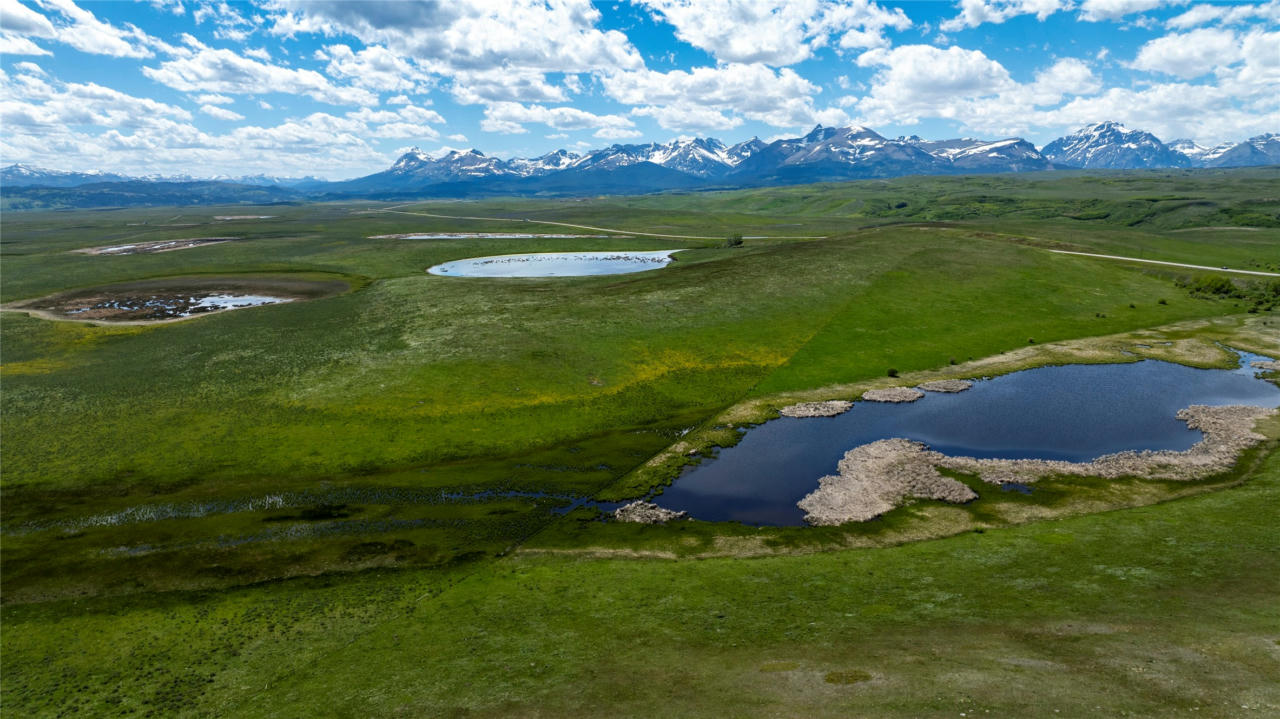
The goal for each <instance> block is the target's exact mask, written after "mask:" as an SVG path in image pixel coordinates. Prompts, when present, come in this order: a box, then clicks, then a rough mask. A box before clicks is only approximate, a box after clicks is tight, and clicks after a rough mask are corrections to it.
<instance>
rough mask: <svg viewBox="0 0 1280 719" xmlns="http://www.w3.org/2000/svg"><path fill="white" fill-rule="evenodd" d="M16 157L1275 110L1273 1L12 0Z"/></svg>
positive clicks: (9, 54) (356, 154)
mask: <svg viewBox="0 0 1280 719" xmlns="http://www.w3.org/2000/svg"><path fill="white" fill-rule="evenodd" d="M0 71H2V72H3V75H0V83H2V85H3V88H2V91H0V113H2V114H0V122H2V125H0V162H3V163H4V164H8V163H11V162H22V163H28V164H34V165H39V166H43V167H50V168H54V169H64V170H95V169H103V170H113V171H119V172H128V173H132V174H162V175H172V174H188V175H193V176H199V177H204V176H217V175H232V176H235V175H242V174H257V173H265V174H272V175H287V176H301V175H317V176H321V177H327V178H332V179H336V178H343V177H353V176H357V175H362V174H367V173H369V172H373V171H377V170H380V169H383V168H385V167H386V166H388V165H389V164H390V163H391V162H392V161H393V160H394V159H395V158H396V157H397V156H398V155H399V154H400V153H402V152H403V151H404V150H405V149H407V148H409V147H412V146H419V147H421V148H423V149H424V150H427V151H432V152H435V151H442V150H444V149H446V148H467V147H476V148H479V149H481V150H482V151H484V152H486V153H487V154H494V155H499V156H503V157H508V156H513V155H514V156H535V155H539V154H542V153H545V152H548V151H551V150H555V149H559V148H566V149H569V150H573V151H579V152H581V151H583V150H586V149H590V148H596V147H601V146H605V145H609V144H612V143H615V142H624V143H626V142H650V141H657V142H663V141H667V140H670V139H672V138H674V137H686V136H694V135H699V136H712V137H717V138H720V139H721V140H724V141H725V142H727V143H733V142H737V141H740V140H744V139H747V138H749V137H752V136H759V137H761V138H763V139H766V140H768V139H772V138H778V137H789V136H795V135H798V134H802V133H804V132H806V131H807V130H809V129H810V128H812V127H813V125H815V124H825V125H851V124H860V125H866V126H869V127H871V128H873V129H875V130H876V131H878V132H880V133H881V134H883V135H886V136H889V137H894V136H898V135H904V134H916V135H920V136H923V137H926V138H931V139H933V138H943V137H956V136H970V137H993V138H994V137H1006V136H1015V135H1016V136H1021V137H1025V138H1027V139H1029V140H1031V141H1032V142H1033V143H1035V144H1036V145H1038V146H1041V145H1044V144H1045V143H1047V142H1048V141H1050V140H1052V139H1054V138H1055V137H1058V136H1060V135H1063V134H1066V133H1067V132H1069V131H1071V130H1073V129H1075V128H1078V127H1080V126H1082V125H1085V124H1088V123H1092V122H1097V121H1102V120H1118V121H1120V122H1123V123H1125V124H1127V125H1129V126H1131V127H1136V128H1142V129H1146V130H1149V131H1151V132H1153V133H1155V134H1156V135H1157V136H1159V137H1161V138H1162V139H1164V140H1166V141H1169V140H1173V139H1176V138H1184V137H1185V138H1192V139H1194V140H1196V141H1197V142H1199V143H1201V144H1204V145H1212V144H1217V143H1220V142H1224V141H1233V140H1234V141H1238V140H1242V139H1244V138H1246V137H1249V136H1251V135H1256V134H1259V133H1262V132H1274V131H1280V0H1271V1H1270V2H1262V3H1246V2H1235V3H1197V2H1193V1H1191V0H1174V1H1172V2H1171V1H1169V0H957V1H948V2H873V1H872V0H714V1H713V0H619V1H618V2H591V1H590V0H467V1H458V0H425V1H423V2H409V1H407V0H395V1H393V2H379V1H377V0H362V1H360V2H350V1H347V0H261V1H259V2H207V1H205V0H151V1H142V2H136V3H125V2H83V1H81V2H77V1H76V0H0Z"/></svg>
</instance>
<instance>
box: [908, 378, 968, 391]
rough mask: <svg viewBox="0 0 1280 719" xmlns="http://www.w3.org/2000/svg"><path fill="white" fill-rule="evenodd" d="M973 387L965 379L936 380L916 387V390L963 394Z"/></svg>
mask: <svg viewBox="0 0 1280 719" xmlns="http://www.w3.org/2000/svg"><path fill="white" fill-rule="evenodd" d="M972 386H973V383H972V382H970V381H969V380H967V379H938V380H934V381H932V382H925V383H924V384H921V385H916V389H922V390H924V391H926V392H963V391H965V390H967V389H969V388H970V387H972Z"/></svg>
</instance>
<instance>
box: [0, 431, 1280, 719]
mask: <svg viewBox="0 0 1280 719" xmlns="http://www.w3.org/2000/svg"><path fill="white" fill-rule="evenodd" d="M1278 507H1280V454H1275V455H1272V457H1271V458H1270V460H1269V461H1268V462H1267V463H1266V465H1265V467H1262V468H1260V469H1259V470H1258V471H1256V472H1255V473H1254V475H1253V476H1252V477H1250V478H1249V481H1248V482H1247V483H1245V484H1244V485H1242V486H1240V487H1237V488H1234V489H1230V490H1225V491H1222V492H1217V493H1214V494H1208V495H1202V496H1200V497H1195V498H1191V499H1186V500H1180V501H1177V502H1170V503H1165V504H1159V505H1154V506H1149V507H1144V508H1140V509H1132V510H1124V511H1119V512H1112V513H1105V514H1094V515H1090V516H1086V517H1080V518H1076V519H1072V520H1067V521H1061V522H1048V523H1038V524H1031V525H1025V526H1021V527H1017V528H1013V529H1005V530H991V531H987V532H985V533H982V534H975V533H969V534H965V535H962V536H958V537H953V538H950V539H943V540H937V541H932V542H918V543H914V544H908V545H903V546H898V547H892V548H887V549H869V550H851V551H846V552H834V553H823V554H814V555H806V556H792V557H783V558H770V559H752V560H732V559H714V560H701V561H635V560H629V559H616V560H582V559H575V558H557V557H546V556H539V557H532V558H528V557H519V556H517V557H514V558H508V559H504V560H500V561H496V562H490V563H485V564H482V565H478V567H477V568H475V569H474V573H472V574H469V575H467V574H466V573H460V572H459V571H458V570H446V571H435V572H424V571H404V572H397V573H392V574H383V573H368V574H364V575H357V576H351V577H347V578H344V579H342V580H335V579H326V580H298V581H292V582H284V583H276V584H269V585H265V586H261V587H253V588H246V589H238V590H231V591H225V592H219V593H209V594H191V593H179V594H167V595H154V596H147V597H135V598H131V599H96V600H87V601H80V602H73V601H63V602H52V603H45V604H32V605H22V606H11V607H8V608H6V609H5V611H4V622H5V668H6V671H5V677H4V690H5V700H6V707H7V710H8V711H13V712H17V713H20V714H22V715H24V716H55V715H58V714H60V713H67V712H81V713H83V714H88V715H112V716H118V715H122V714H123V713H125V712H126V711H129V710H133V711H135V712H136V713H138V714H142V715H145V714H146V713H147V712H148V711H152V712H154V714H153V716H175V717H178V716H226V715H235V716H276V717H306V716H318V715H324V716H340V717H364V716H396V715H404V716H587V715H602V714H607V715H610V716H653V714H654V713H655V711H658V710H660V711H661V712H663V713H668V714H671V715H673V716H748V715H749V716H760V715H785V716H876V717H892V716H904V717H944V716H945V717H955V716H958V715H959V713H961V712H964V713H966V714H967V715H968V716H973V712H977V713H978V715H979V716H982V715H984V713H985V712H986V711H988V710H989V711H990V712H991V714H992V715H993V716H1070V717H1079V716H1122V715H1126V714H1127V715H1130V716H1146V717H1166V716H1170V715H1177V714H1181V713H1184V712H1192V711H1193V710H1198V714H1199V715H1202V716H1212V717H1235V716H1255V715H1256V716H1268V715H1273V714H1275V713H1276V712H1277V711H1278V710H1280V689H1278V688H1277V684H1276V683H1275V681H1274V680H1275V676H1276V674H1277V672H1278V671H1280V661H1277V654H1276V652H1277V649H1276V646H1277V641H1280V607H1278V606H1277V604H1276V602H1275V597H1276V595H1277V592H1280V535H1278V534H1277V533H1276V531H1275V527H1276V525H1277V522H1280V509H1277V508H1278ZM863 674H866V675H869V677H870V678H869V679H867V680H866V681H853V682H851V683H845V682H844V681H834V682H829V681H828V677H832V676H833V675H835V678H836V679H837V680H840V679H842V678H843V679H852V678H858V679H860V678H861V677H862V676H863ZM1245 707H1248V709H1245ZM1055 710H1056V711H1057V712H1058V713H1055Z"/></svg>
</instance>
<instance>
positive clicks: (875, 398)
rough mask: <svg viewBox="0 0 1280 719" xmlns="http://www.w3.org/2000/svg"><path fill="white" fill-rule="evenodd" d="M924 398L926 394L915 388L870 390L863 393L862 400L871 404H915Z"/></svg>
mask: <svg viewBox="0 0 1280 719" xmlns="http://www.w3.org/2000/svg"><path fill="white" fill-rule="evenodd" d="M923 396H924V392H921V391H920V390H918V389H915V388H914V387H888V388H886V389H869V390H867V391H866V392H863V393H862V398H863V399H865V400H868V401H870V402H914V401H916V400H918V399H920V398H921V397H923Z"/></svg>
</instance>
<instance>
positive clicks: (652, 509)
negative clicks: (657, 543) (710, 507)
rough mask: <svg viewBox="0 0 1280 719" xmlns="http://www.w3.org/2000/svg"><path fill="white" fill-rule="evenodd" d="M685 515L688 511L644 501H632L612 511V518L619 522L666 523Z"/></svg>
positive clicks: (682, 517)
mask: <svg viewBox="0 0 1280 719" xmlns="http://www.w3.org/2000/svg"><path fill="white" fill-rule="evenodd" d="M687 515H688V512H676V511H673V510H670V509H666V508H663V507H659V506H658V505H656V504H654V503H652V502H644V501H638V502H632V503H631V504H628V505H625V506H622V507H619V508H617V509H615V510H614V511H613V516H614V519H617V520H618V521H619V522H635V523H637V524H666V523H667V522H669V521H671V520H673V519H684V518H685V516H687Z"/></svg>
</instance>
